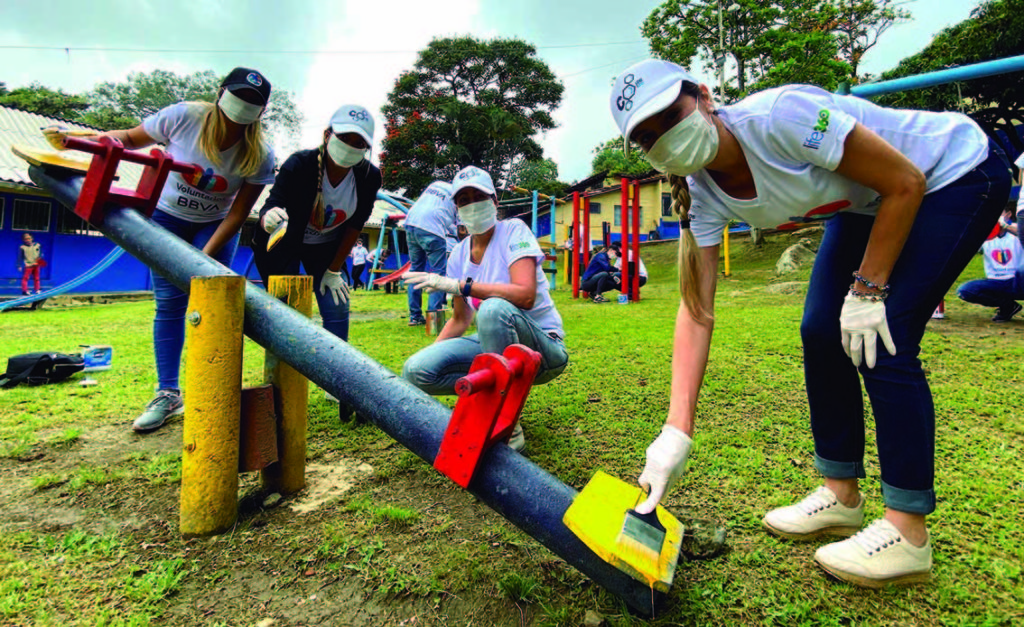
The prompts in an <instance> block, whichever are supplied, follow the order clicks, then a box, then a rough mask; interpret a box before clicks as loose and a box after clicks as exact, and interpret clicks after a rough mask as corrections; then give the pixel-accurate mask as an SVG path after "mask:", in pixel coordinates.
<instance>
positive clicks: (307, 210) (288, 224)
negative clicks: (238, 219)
mask: <svg viewBox="0 0 1024 627" xmlns="http://www.w3.org/2000/svg"><path fill="white" fill-rule="evenodd" d="M373 130H374V122H373V116H371V115H370V112H369V111H367V110H366V108H365V107H362V106H360V105H344V106H342V107H341V108H340V109H338V110H337V111H335V112H334V115H332V116H331V121H330V123H329V124H328V126H327V128H326V129H324V141H323V143H322V144H320V146H319V147H317V148H312V149H310V150H300V151H298V152H296V153H295V154H293V155H292V156H290V157H288V160H287V161H285V162H284V165H282V166H281V171H280V172H278V174H277V180H276V181H275V182H274V187H273V188H271V190H270V196H269V197H268V198H267V201H266V203H264V205H263V208H262V209H260V226H261V227H262V228H261V229H260V230H257V232H256V235H255V236H254V237H253V254H254V255H255V256H256V268H257V269H258V270H259V273H260V277H262V279H263V282H264V285H265V284H266V282H267V281H268V279H269V278H270V277H271V276H274V275H296V274H298V273H299V264H300V263H301V264H302V267H303V268H305V270H306V273H307V274H309V275H310V276H312V277H313V295H314V296H315V297H316V301H317V306H318V307H319V309H320V316H321V317H322V318H323V321H324V328H325V329H327V330H328V331H330V332H331V333H333V334H335V335H337V336H338V337H340V338H341V339H343V340H345V341H348V318H349V289H348V283H347V282H346V281H345V277H344V276H342V274H343V273H342V271H343V269H344V267H345V262H346V261H347V259H348V254H349V253H350V252H351V251H352V247H353V246H354V245H355V243H356V241H357V240H358V239H359V234H360V232H362V230H363V225H364V224H366V220H367V219H368V218H369V217H370V213H371V212H372V211H373V203H374V201H375V200H376V199H377V191H378V190H379V189H380V186H381V175H380V170H379V169H377V167H376V166H374V165H373V164H371V163H370V162H369V160H368V159H367V156H368V155H369V150H370V146H371V145H372V144H373ZM278 228H283V229H285V231H284V236H283V238H282V239H281V240H280V242H279V243H277V244H276V245H275V246H274V247H273V248H272V249H271V250H269V251H268V250H267V247H268V246H267V245H268V241H269V234H270V233H272V232H273V231H275V230H276V229H278Z"/></svg>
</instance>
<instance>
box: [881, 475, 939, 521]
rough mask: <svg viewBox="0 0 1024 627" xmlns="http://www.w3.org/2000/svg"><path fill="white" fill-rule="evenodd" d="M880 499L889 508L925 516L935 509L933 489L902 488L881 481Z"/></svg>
mask: <svg viewBox="0 0 1024 627" xmlns="http://www.w3.org/2000/svg"><path fill="white" fill-rule="evenodd" d="M882 500H884V501H885V506H886V507H888V508H889V509H894V510H896V511H898V512H906V513H908V514H920V515H922V516H927V515H928V514H931V513H932V512H934V511H935V490H904V489H903V488H894V487H892V486H891V485H889V484H888V483H886V482H884V481H883V482H882Z"/></svg>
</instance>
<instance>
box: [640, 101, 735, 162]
mask: <svg viewBox="0 0 1024 627" xmlns="http://www.w3.org/2000/svg"><path fill="white" fill-rule="evenodd" d="M716 156H718V130H717V129H716V128H715V125H714V124H712V123H711V122H709V121H708V119H707V118H705V117H704V115H703V114H702V113H701V112H700V110H699V109H694V110H693V113H691V114H690V115H688V116H686V117H685V118H683V119H682V120H680V121H679V123H678V124H676V125H675V126H673V127H672V128H670V129H669V130H667V131H665V134H664V135H662V136H661V137H659V138H658V141H656V142H654V145H653V146H651V150H650V152H648V153H647V161H649V162H650V164H651V165H652V166H654V169H655V170H658V171H659V172H663V173H665V174H675V175H677V176H689V175H691V174H693V173H694V172H696V171H697V170H700V169H701V168H703V167H704V166H706V165H707V164H709V163H711V162H712V161H714V160H715V157H716Z"/></svg>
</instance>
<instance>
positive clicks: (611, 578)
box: [29, 166, 663, 614]
mask: <svg viewBox="0 0 1024 627" xmlns="http://www.w3.org/2000/svg"><path fill="white" fill-rule="evenodd" d="M29 176H30V177H31V178H32V180H33V181H34V182H35V183H36V184H37V185H39V186H40V187H42V188H43V189H46V190H47V191H49V192H50V193H51V194H53V196H54V197H55V198H56V199H57V200H58V201H60V202H61V203H62V204H64V205H65V206H71V207H73V206H74V205H75V203H76V201H77V199H78V194H79V192H80V191H81V188H82V177H72V178H54V177H51V176H49V175H47V174H46V172H44V171H43V170H42V169H40V168H37V167H35V166H33V167H30V168H29ZM95 226H96V228H97V229H98V230H99V231H101V232H102V233H103V234H104V235H106V236H107V237H108V238H110V239H111V240H113V241H114V242H115V243H116V244H118V245H120V246H121V247H122V248H124V249H125V250H126V251H127V252H128V253H130V254H131V255H133V256H134V257H136V258H138V259H139V260H140V261H142V262H143V263H145V264H146V265H147V266H149V267H150V268H152V269H153V270H154V271H155V272H157V273H158V274H160V275H161V276H163V277H165V278H167V279H168V280H169V281H170V282H171V283H173V284H175V285H176V286H177V287H178V288H179V289H181V290H184V291H186V292H187V291H188V290H189V282H190V280H191V278H192V277H193V276H220V275H228V276H237V275H235V273H234V272H232V271H231V270H230V269H228V268H227V267H225V266H224V265H222V264H220V263H218V262H217V261H215V260H213V259H211V258H210V257H207V256H206V255H204V254H202V253H201V252H200V251H198V250H196V249H195V248H193V247H192V246H191V245H189V244H187V243H186V242H184V241H182V240H181V239H178V238H177V237H174V236H172V235H170V234H168V233H167V231H165V230H164V229H162V228H160V227H159V226H158V225H156V224H155V223H154V222H153V221H152V220H150V219H149V218H146V217H145V216H143V215H141V214H139V213H138V212H136V211H134V210H132V209H126V208H125V207H117V206H114V207H111V208H110V209H109V210H108V211H107V213H106V214H105V216H104V219H103V223H102V224H99V225H95ZM245 334H246V335H248V336H249V337H251V338H252V339H253V340H255V341H256V343H258V344H259V345H261V346H263V347H264V348H266V349H267V350H269V351H272V352H274V353H275V354H276V355H278V357H279V358H280V359H281V360H282V361H285V362H287V363H288V364H289V365H291V366H292V367H293V368H295V370H296V371H298V372H299V373H301V374H303V375H305V376H306V378H308V379H309V380H310V381H312V382H313V383H315V384H316V385H318V386H320V387H321V388H323V389H324V390H327V391H328V392H330V393H331V394H333V395H334V396H336V397H337V398H338V399H339V400H340V401H341V402H342V403H347V404H349V405H350V406H352V407H353V408H354V409H355V410H356V411H357V412H359V414H360V415H362V416H364V417H366V418H368V419H369V420H370V421H372V422H373V423H374V424H375V425H377V426H378V427H379V428H380V429H381V430H382V431H384V432H385V433H387V434H388V435H390V436H391V437H392V438H394V439H395V440H397V441H398V442H399V443H401V444H402V445H403V446H405V447H406V448H408V449H409V450H410V451H412V452H413V453H415V454H416V455H418V456H419V457H421V458H422V459H424V460H426V461H427V462H428V463H433V461H434V458H435V457H436V456H437V451H438V448H439V447H440V444H441V439H442V438H443V437H444V432H445V428H446V427H447V425H448V421H449V420H450V419H451V410H449V409H448V408H446V407H444V406H443V405H441V404H440V403H438V402H437V400H435V399H434V398H432V397H430V396H428V395H427V394H425V393H424V392H422V391H420V390H418V389H417V388H415V387H413V386H412V385H411V384H409V383H408V382H406V381H405V380H404V379H402V378H401V377H400V376H398V375H396V374H395V373H393V372H391V371H390V370H388V369H387V368H385V367H384V366H382V365H380V364H379V363H377V362H376V361H374V360H372V359H370V358H369V357H367V356H366V355H364V354H362V353H361V352H359V351H358V350H356V349H355V348H352V346H350V345H349V344H348V343H347V342H344V341H342V340H341V339H339V338H338V337H337V336H335V335H334V334H332V333H330V332H329V331H327V330H325V329H323V328H322V327H320V326H318V325H315V324H313V323H312V322H311V321H310V320H309V319H308V318H306V317H305V316H303V315H302V314H301V313H299V312H297V311H295V310H294V309H292V308H291V307H289V306H287V305H285V304H284V303H282V302H280V301H278V300H277V299H276V298H274V297H273V296H271V295H270V294H268V293H267V292H266V291H264V290H263V289H261V288H259V287H256V286H255V285H253V284H251V283H249V282H246V286H245ZM469 491H470V492H471V493H473V494H474V495H475V496H476V497H477V498H479V499H480V500H481V501H483V502H484V503H486V504H487V505H488V506H490V507H491V508H493V509H494V510H495V511H496V512H498V513H499V514H501V515H502V516H504V517H505V518H506V519H507V520H508V521H509V522H511V523H512V524H513V525H515V526H517V527H519V528H520V529H521V530H522V531H524V532H525V533H527V534H529V535H530V536H532V537H533V538H534V539H536V540H537V541H538V542H540V543H541V544H543V545H544V546H546V547H548V549H550V550H551V551H552V552H553V553H555V554H556V555H558V556H560V557H561V558H562V559H564V560H565V561H566V562H568V563H569V564H571V565H572V566H573V567H575V568H577V569H578V570H580V572H582V573H584V574H585V575H587V576H588V577H590V578H591V579H593V580H594V581H595V582H597V583H598V584H599V585H601V586H603V587H604V588H606V589H607V590H608V591H610V592H611V593H613V594H615V595H617V596H618V597H620V598H621V599H623V600H624V601H625V602H626V603H628V604H629V605H630V606H631V607H633V608H635V609H636V610H637V611H640V612H644V613H646V614H651V613H653V611H654V606H656V605H657V604H658V603H659V602H660V600H661V599H662V598H663V594H661V593H655V594H653V595H652V591H651V589H650V588H649V587H648V586H647V585H645V584H642V583H640V582H639V581H637V580H635V579H633V578H632V577H629V576H628V575H626V574H625V573H624V572H622V571H620V570H618V569H617V568H614V567H613V566H611V565H610V564H608V563H606V562H605V561H604V560H602V559H601V558H600V557H598V556H597V555H596V554H595V553H594V552H593V551H591V550H590V549H589V548H587V546H586V545H585V544H583V542H582V541H581V540H580V539H579V538H577V537H576V535H575V534H574V533H572V531H570V530H569V528H568V527H566V526H565V525H564V524H563V523H562V516H563V515H564V514H565V511H566V510H567V509H568V508H569V505H571V504H572V501H573V499H574V498H575V497H576V491H575V490H573V489H572V488H570V487H569V486H567V485H565V484H563V483H562V482H561V481H559V480H558V479H557V478H555V477H554V476H552V475H551V474H549V473H548V472H547V471H545V470H544V469H542V468H540V467H539V466H537V465H536V464H534V463H533V462H531V461H530V460H528V459H526V458H525V457H523V456H522V455H520V454H519V453H516V452H515V451H513V450H512V449H511V448H509V447H508V446H507V445H505V444H501V443H499V444H496V445H495V446H493V447H492V448H491V449H489V450H488V451H487V453H485V454H484V456H483V458H482V459H481V462H480V466H479V467H478V469H477V472H476V475H475V477H474V479H473V482H472V483H470V485H469Z"/></svg>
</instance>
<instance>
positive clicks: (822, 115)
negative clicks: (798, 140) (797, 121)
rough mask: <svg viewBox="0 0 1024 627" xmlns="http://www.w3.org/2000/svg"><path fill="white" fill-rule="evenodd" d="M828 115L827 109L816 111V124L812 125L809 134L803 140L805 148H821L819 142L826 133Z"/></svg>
mask: <svg viewBox="0 0 1024 627" xmlns="http://www.w3.org/2000/svg"><path fill="white" fill-rule="evenodd" d="M828 115H829V114H828V109H822V110H821V111H818V123H817V124H815V125H814V129H813V130H811V134H810V135H809V136H808V137H807V139H805V140H804V146H805V147H806V148H810V149H811V150H817V149H818V148H821V140H823V139H825V133H826V132H828Z"/></svg>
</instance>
